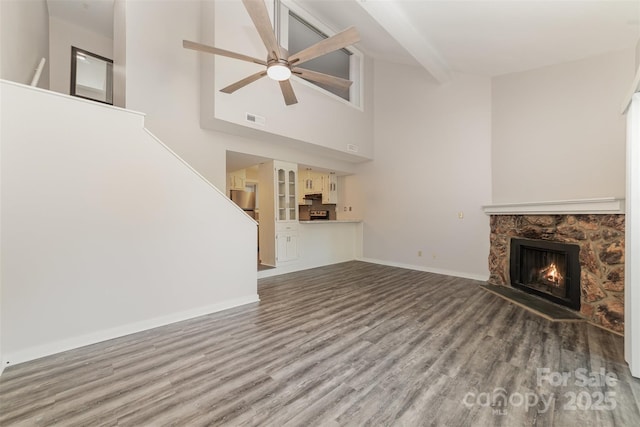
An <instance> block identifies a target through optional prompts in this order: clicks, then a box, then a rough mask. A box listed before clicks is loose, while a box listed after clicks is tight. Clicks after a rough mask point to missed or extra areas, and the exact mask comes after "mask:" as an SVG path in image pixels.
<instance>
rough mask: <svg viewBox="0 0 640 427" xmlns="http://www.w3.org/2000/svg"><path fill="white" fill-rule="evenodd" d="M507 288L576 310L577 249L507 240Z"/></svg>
mask: <svg viewBox="0 0 640 427" xmlns="http://www.w3.org/2000/svg"><path fill="white" fill-rule="evenodd" d="M509 272H510V275H511V285H512V286H514V287H516V288H518V289H522V290H524V291H526V292H529V293H531V294H535V295H538V296H541V297H543V298H546V299H548V300H550V301H553V302H555V303H558V304H562V305H564V306H567V307H570V308H573V309H575V310H580V247H579V246H578V245H572V244H568V243H558V242H551V241H546V240H529V239H518V238H512V239H511V256H510V258H509Z"/></svg>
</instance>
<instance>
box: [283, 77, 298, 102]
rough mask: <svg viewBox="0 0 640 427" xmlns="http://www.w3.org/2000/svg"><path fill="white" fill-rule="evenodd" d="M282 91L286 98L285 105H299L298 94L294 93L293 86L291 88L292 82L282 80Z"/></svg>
mask: <svg viewBox="0 0 640 427" xmlns="http://www.w3.org/2000/svg"><path fill="white" fill-rule="evenodd" d="M278 83H280V90H282V96H284V103H285V104H287V105H293V104H297V103H298V99H297V98H296V94H295V93H293V86H291V81H290V80H282V81H280V82H278Z"/></svg>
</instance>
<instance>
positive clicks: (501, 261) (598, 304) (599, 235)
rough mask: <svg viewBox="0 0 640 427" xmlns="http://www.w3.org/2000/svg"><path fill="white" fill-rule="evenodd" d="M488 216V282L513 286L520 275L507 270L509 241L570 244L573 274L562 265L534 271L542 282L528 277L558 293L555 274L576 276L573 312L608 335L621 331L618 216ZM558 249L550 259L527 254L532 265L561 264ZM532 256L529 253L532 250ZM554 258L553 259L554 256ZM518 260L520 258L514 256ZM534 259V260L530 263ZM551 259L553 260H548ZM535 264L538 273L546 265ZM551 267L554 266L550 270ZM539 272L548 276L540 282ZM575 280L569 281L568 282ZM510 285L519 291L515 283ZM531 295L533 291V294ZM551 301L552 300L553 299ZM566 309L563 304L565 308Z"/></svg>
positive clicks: (621, 261) (620, 231) (622, 218)
mask: <svg viewBox="0 0 640 427" xmlns="http://www.w3.org/2000/svg"><path fill="white" fill-rule="evenodd" d="M490 218H491V237H490V240H491V248H490V253H489V272H490V278H489V283H490V284H493V285H502V286H513V284H514V282H515V283H518V282H522V279H523V277H522V274H525V275H529V274H531V273H530V270H531V269H532V268H533V267H525V269H528V270H529V271H525V272H524V273H518V274H520V276H519V277H512V275H513V274H516V273H514V270H512V269H511V268H510V262H509V261H510V259H511V257H512V256H516V255H514V254H513V253H512V250H514V248H512V244H513V243H512V242H514V240H515V241H516V242H518V240H521V239H524V240H525V241H526V242H534V241H535V242H542V246H545V244H544V243H545V242H551V243H560V244H565V245H573V246H575V247H576V248H577V252H578V255H577V257H578V264H579V266H578V268H579V272H569V271H567V270H566V269H567V268H568V267H566V266H565V267H562V268H563V269H565V270H563V271H557V272H555V273H552V272H551V273H550V272H546V273H545V272H539V271H538V273H536V274H542V275H543V278H542V279H540V277H537V278H535V279H533V280H532V281H533V282H538V283H537V284H535V283H534V287H535V286H536V285H537V286H538V287H540V288H543V289H541V290H542V291H545V290H546V291H547V292H546V293H547V294H551V295H553V293H554V291H557V292H555V293H562V292H560V291H559V290H556V289H555V287H556V281H557V276H554V275H555V274H561V275H563V276H564V275H567V274H569V275H571V276H576V275H579V306H578V307H579V308H578V307H576V306H574V307H573V308H577V309H579V312H580V314H581V315H582V316H583V317H584V318H585V319H587V320H588V321H590V322H592V323H594V324H596V325H598V326H601V327H603V328H606V329H610V330H612V331H615V332H618V333H622V332H623V331H624V252H625V251H624V247H625V242H624V229H625V216H624V215H623V214H499V215H493V214H492V215H490ZM563 251H564V250H563V249H560V250H557V249H552V255H551V256H546V258H544V259H543V256H542V255H536V254H534V255H532V257H533V262H534V263H535V262H538V263H540V264H543V263H548V264H552V263H553V261H554V260H555V261H560V260H562V258H563V257H562V256H559V255H558V254H559V253H562V252H563ZM534 252H535V251H534ZM554 254H555V255H554ZM517 256H521V255H517ZM536 257H538V261H536ZM554 257H555V258H554ZM539 267H540V268H538V266H536V267H535V268H537V269H538V270H541V269H544V268H547V265H544V266H542V265H541V266H539ZM556 267H557V266H556ZM545 274H548V275H547V276H546V278H545V276H544V275H545ZM571 280H572V281H573V282H575V281H576V280H575V277H572V279H571ZM516 287H519V286H517V285H516ZM533 293H535V292H533ZM556 302H557V301H556ZM565 305H567V304H565Z"/></svg>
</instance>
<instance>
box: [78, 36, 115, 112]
mask: <svg viewBox="0 0 640 427" xmlns="http://www.w3.org/2000/svg"><path fill="white" fill-rule="evenodd" d="M71 95H72V96H77V97H80V98H85V99H91V100H92V101H98V102H102V103H105V104H109V105H113V60H111V59H109V58H105V57H103V56H100V55H96V54H95V53H91V52H88V51H86V50H83V49H80V48H77V47H75V46H71Z"/></svg>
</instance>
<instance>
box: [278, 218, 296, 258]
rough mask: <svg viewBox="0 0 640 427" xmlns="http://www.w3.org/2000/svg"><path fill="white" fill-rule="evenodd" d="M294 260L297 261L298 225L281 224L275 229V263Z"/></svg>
mask: <svg viewBox="0 0 640 427" xmlns="http://www.w3.org/2000/svg"><path fill="white" fill-rule="evenodd" d="M295 259H298V225H297V224H293V223H292V224H282V225H280V226H278V227H276V262H277V264H279V263H282V262H287V261H293V260H295Z"/></svg>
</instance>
